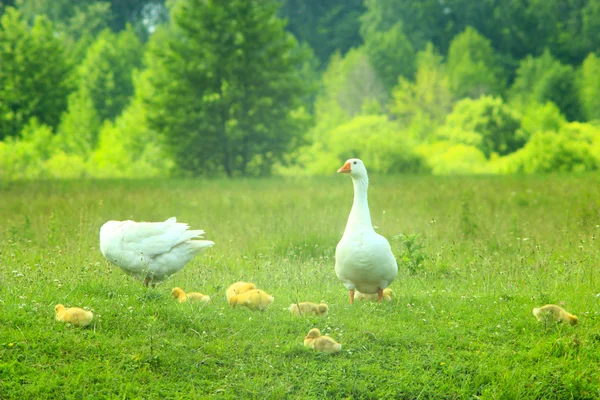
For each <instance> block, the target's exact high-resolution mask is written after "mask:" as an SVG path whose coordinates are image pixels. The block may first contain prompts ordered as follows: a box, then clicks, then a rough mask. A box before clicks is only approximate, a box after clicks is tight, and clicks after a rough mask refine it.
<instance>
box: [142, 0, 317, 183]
mask: <svg viewBox="0 0 600 400" xmlns="http://www.w3.org/2000/svg"><path fill="white" fill-rule="evenodd" d="M276 9H277V3H275V2H273V1H268V2H259V3H255V2H247V1H242V0H235V1H228V2H226V3H219V2H212V1H209V2H206V1H202V0H192V1H189V2H178V3H175V4H174V5H173V9H172V10H171V11H172V14H171V17H172V21H171V27H170V30H169V31H165V32H163V33H161V34H159V35H158V36H157V37H156V38H155V37H154V36H155V35H154V36H153V38H152V40H151V44H150V48H149V49H150V51H149V58H150V60H149V61H148V65H149V69H150V72H149V74H150V81H149V82H150V83H151V85H152V86H153V89H154V96H151V97H146V98H144V100H145V104H146V106H147V107H148V114H147V115H148V121H149V124H150V128H151V129H154V130H156V131H159V132H161V133H163V134H164V135H165V137H166V142H167V145H168V148H169V150H170V153H171V155H172V156H173V159H174V160H175V161H176V162H177V166H178V167H179V169H180V170H182V171H185V172H188V173H193V174H209V173H213V174H214V173H219V172H222V173H225V174H226V175H227V176H232V175H234V174H235V175H238V174H239V175H249V174H253V175H254V174H268V173H269V172H270V169H271V167H272V165H273V163H274V162H276V161H279V160H281V159H283V158H284V156H285V154H286V153H288V152H290V150H293V149H294V147H295V146H297V144H298V143H299V141H300V140H301V138H302V135H303V133H304V131H305V129H306V128H307V127H308V122H309V118H308V115H307V114H306V112H305V110H304V109H303V108H302V100H303V96H305V93H306V89H307V88H306V87H305V85H304V82H302V80H301V78H300V75H299V74H298V71H299V70H300V69H301V67H302V65H303V63H304V61H305V60H306V57H308V55H307V54H302V53H299V52H295V51H294V50H295V49H296V48H297V46H298V44H297V42H296V41H295V40H294V38H293V37H291V36H290V35H289V34H287V33H286V32H285V31H284V29H283V27H284V22H283V21H282V20H280V19H278V18H276V17H275V12H276Z"/></svg>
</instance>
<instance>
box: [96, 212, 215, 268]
mask: <svg viewBox="0 0 600 400" xmlns="http://www.w3.org/2000/svg"><path fill="white" fill-rule="evenodd" d="M188 228H189V225H188V224H185V223H181V222H177V219H176V218H175V217H172V218H169V219H167V220H166V221H164V222H135V221H109V222H107V223H106V224H104V225H103V226H102V228H101V229H100V250H101V251H102V254H103V255H104V256H105V257H106V258H107V259H108V260H109V261H110V262H112V263H114V264H116V265H118V266H119V267H120V268H121V269H122V270H123V271H125V272H127V273H129V274H131V275H136V276H138V277H140V278H142V277H143V276H145V275H147V273H148V272H152V273H158V274H159V276H157V278H161V277H162V276H164V275H169V274H171V273H174V272H176V271H178V270H180V269H181V268H183V267H184V266H185V264H187V262H189V261H190V260H191V259H192V258H193V257H194V255H196V254H197V253H199V252H200V251H202V250H204V249H205V248H208V247H211V246H212V245H214V242H212V241H210V240H193V239H201V238H202V235H203V234H204V231H203V230H189V229H188Z"/></svg>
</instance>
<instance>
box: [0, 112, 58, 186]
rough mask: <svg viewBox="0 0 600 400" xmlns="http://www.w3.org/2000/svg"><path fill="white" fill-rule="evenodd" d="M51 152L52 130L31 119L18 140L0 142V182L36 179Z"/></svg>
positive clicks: (43, 173) (42, 174) (12, 138)
mask: <svg viewBox="0 0 600 400" xmlns="http://www.w3.org/2000/svg"><path fill="white" fill-rule="evenodd" d="M52 152H53V136H52V129H51V128H50V127H48V126H46V125H42V124H40V123H39V122H38V121H37V119H36V118H35V117H34V118H31V119H30V120H29V122H28V123H27V125H26V126H25V127H24V128H23V131H22V132H21V135H20V136H19V137H18V138H15V137H8V138H6V139H5V140H4V141H0V180H2V181H6V182H8V181H13V180H22V179H38V178H41V177H44V176H45V172H46V171H45V167H44V163H45V161H46V160H48V159H49V158H50V157H51V154H52Z"/></svg>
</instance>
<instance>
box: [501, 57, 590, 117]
mask: <svg viewBox="0 0 600 400" xmlns="http://www.w3.org/2000/svg"><path fill="white" fill-rule="evenodd" d="M509 97H510V99H511V102H513V103H516V104H517V105H518V106H520V107H522V106H525V105H527V104H530V103H532V102H537V103H542V104H543V103H545V102H546V101H552V102H554V103H555V104H556V105H557V106H558V107H559V108H560V110H561V111H562V112H563V113H564V114H565V115H566V117H567V119H569V120H571V121H572V120H576V119H578V118H579V117H580V108H579V100H578V98H577V90H576V85H575V72H574V70H573V67H572V66H570V65H564V64H561V63H560V62H559V61H558V60H556V59H555V58H554V57H553V56H552V54H550V52H549V51H548V50H546V51H545V52H544V54H543V55H541V56H540V57H532V56H528V57H527V58H525V59H523V60H521V63H520V65H519V68H518V70H517V77H516V78H515V81H514V83H513V85H512V87H511V88H510V91H509Z"/></svg>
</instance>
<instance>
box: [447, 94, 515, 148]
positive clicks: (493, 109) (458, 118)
mask: <svg viewBox="0 0 600 400" xmlns="http://www.w3.org/2000/svg"><path fill="white" fill-rule="evenodd" d="M520 125H521V123H520V116H519V115H518V114H517V113H516V112H515V111H513V110H512V109H511V108H510V107H508V106H507V105H506V104H504V102H503V101H502V99H501V98H499V97H491V96H483V97H480V98H479V99H468V98H467V99H464V100H461V101H459V102H458V103H456V105H455V106H454V109H453V110H452V113H451V114H450V115H448V117H447V118H446V123H445V125H444V126H443V127H442V128H440V130H439V132H438V133H437V135H438V137H440V138H443V139H446V140H449V141H451V142H455V143H463V144H467V145H474V146H476V147H478V148H479V149H480V150H481V151H482V152H483V153H484V154H485V156H486V157H490V156H491V155H492V153H497V154H500V155H504V154H508V153H512V152H514V151H515V150H517V149H519V148H520V147H522V146H523V145H524V144H525V140H524V138H522V137H521V136H520V135H519V134H518V133H519V128H520Z"/></svg>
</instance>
